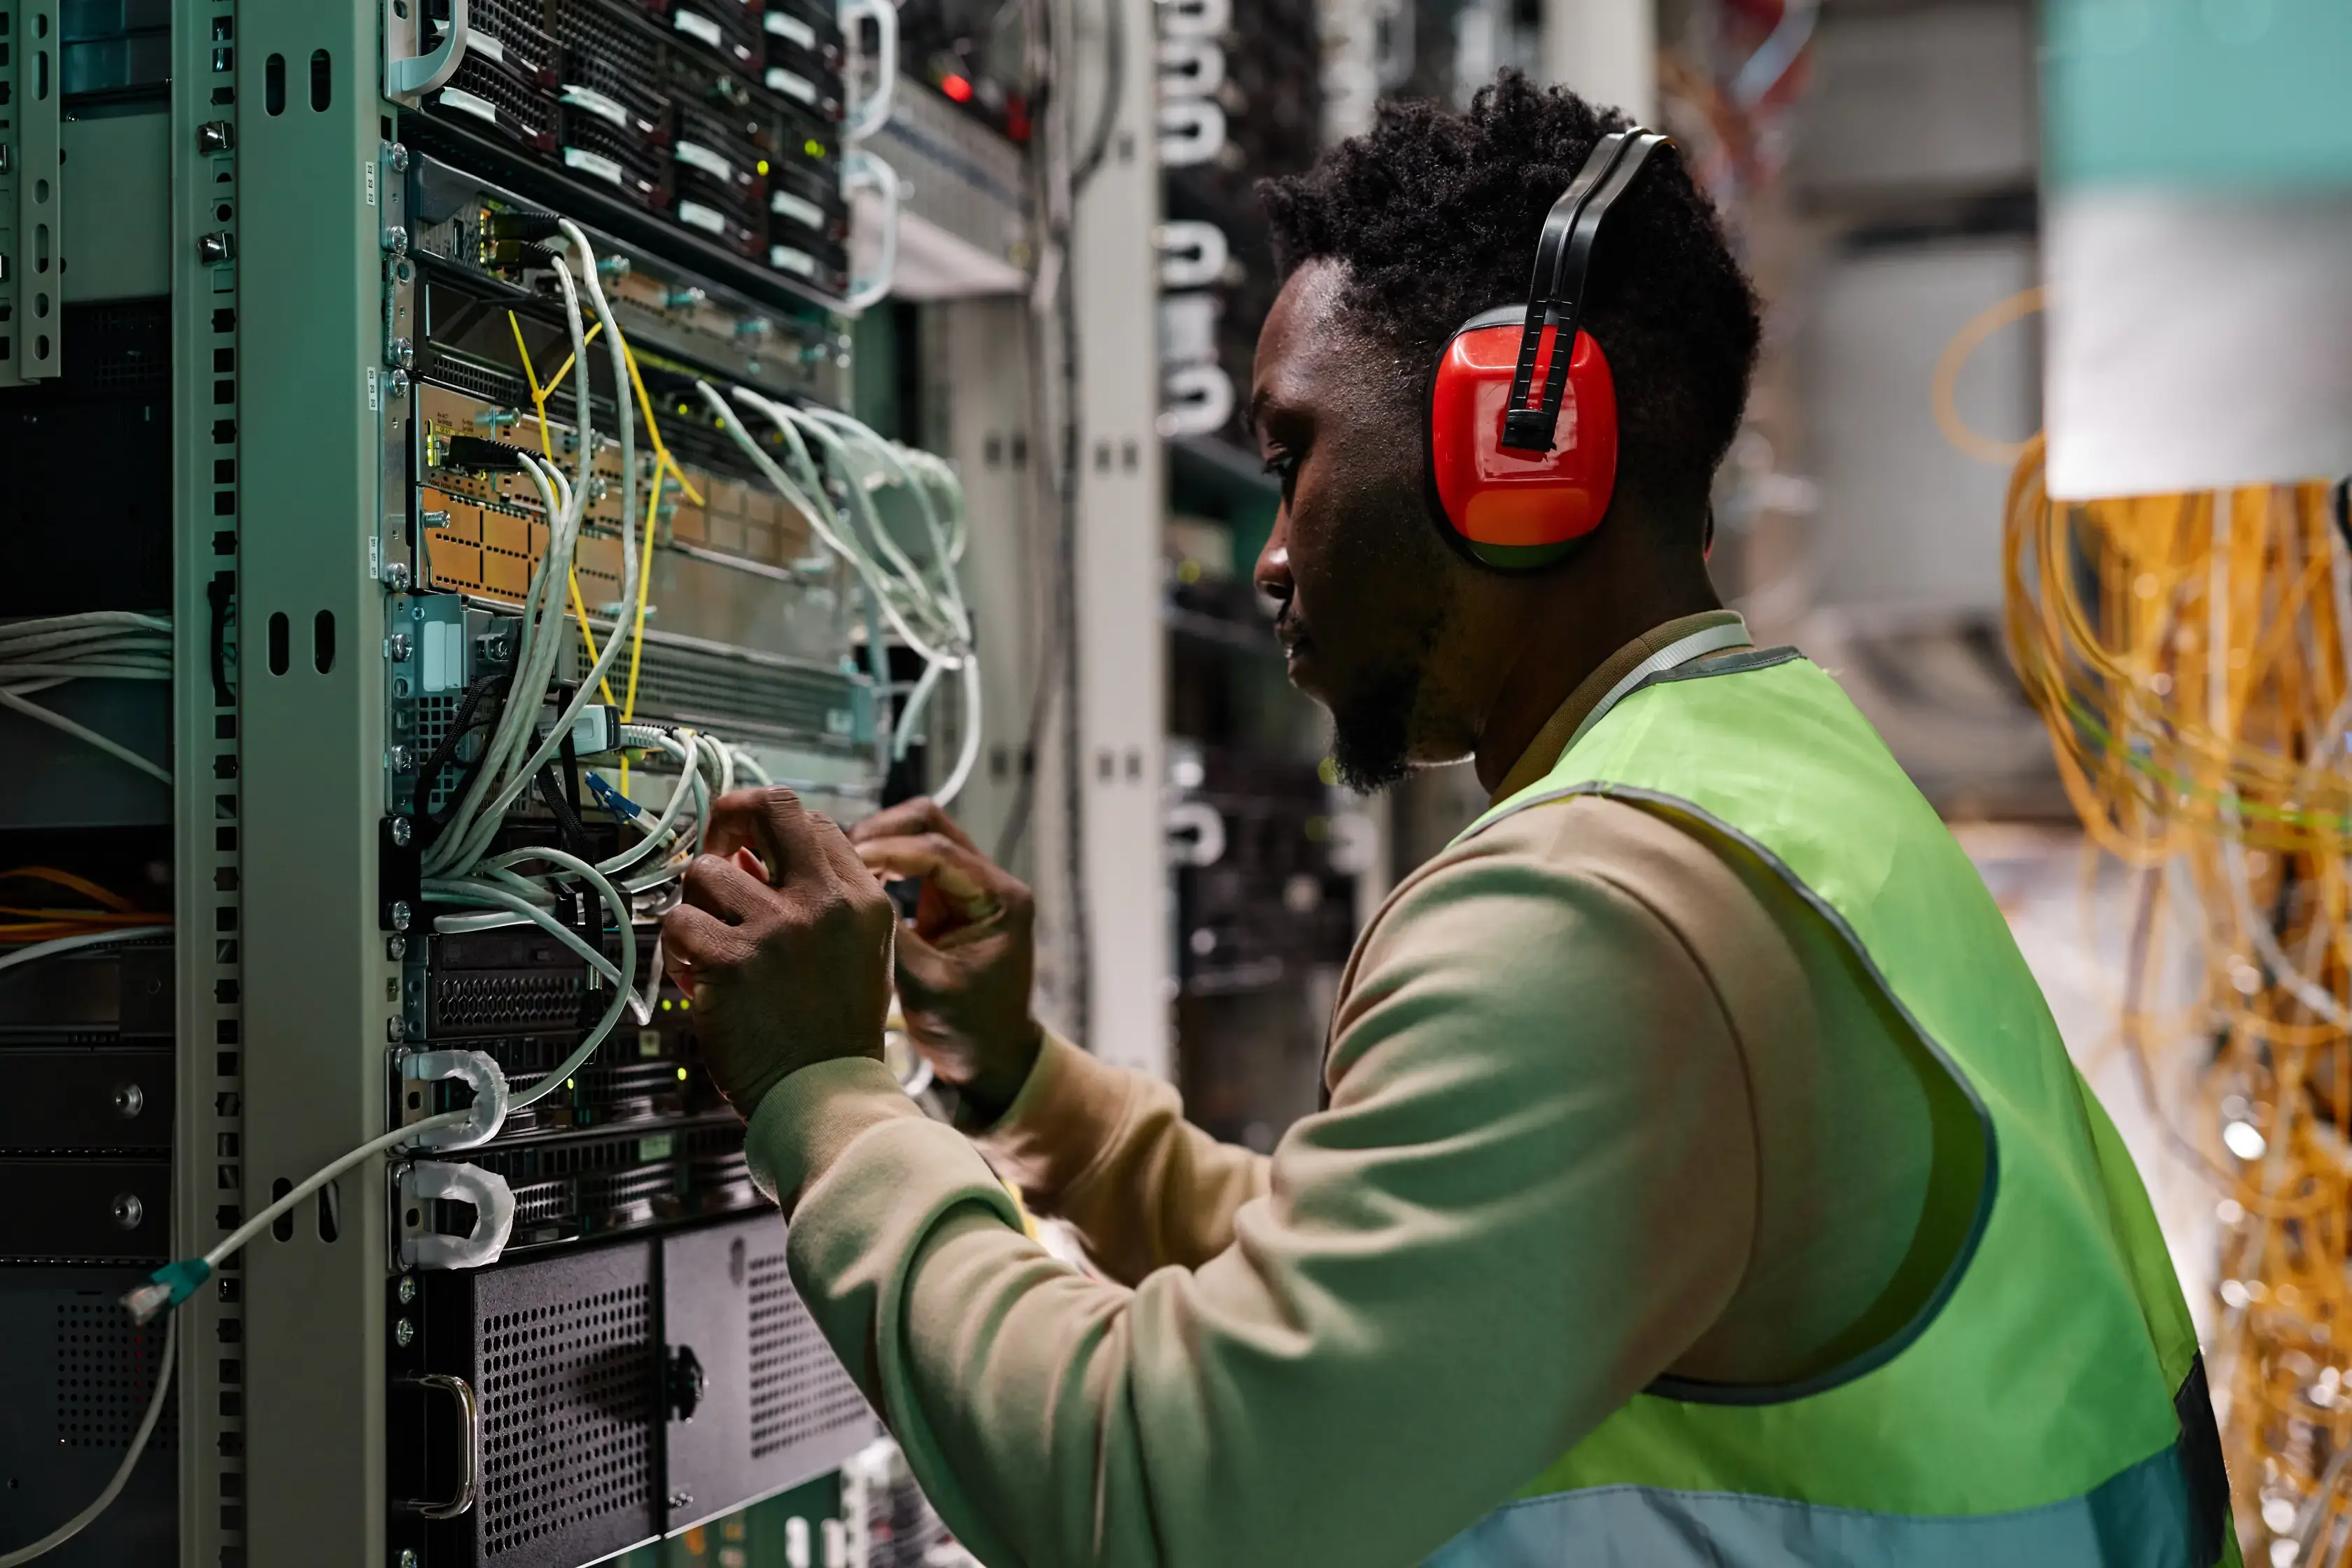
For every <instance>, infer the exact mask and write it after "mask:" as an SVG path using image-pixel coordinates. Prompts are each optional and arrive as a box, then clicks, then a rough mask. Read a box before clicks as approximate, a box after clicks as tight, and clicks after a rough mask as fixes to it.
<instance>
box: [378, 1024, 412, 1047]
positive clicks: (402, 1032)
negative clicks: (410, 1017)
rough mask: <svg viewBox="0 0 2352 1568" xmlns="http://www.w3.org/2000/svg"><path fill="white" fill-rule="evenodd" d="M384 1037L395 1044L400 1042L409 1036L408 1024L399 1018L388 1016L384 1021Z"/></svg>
mask: <svg viewBox="0 0 2352 1568" xmlns="http://www.w3.org/2000/svg"><path fill="white" fill-rule="evenodd" d="M383 1037H384V1038H385V1039H387V1040H390V1041H391V1042H392V1043H393V1044H394V1045H395V1046H396V1045H398V1044H400V1042H401V1041H403V1040H404V1039H406V1038H408V1026H407V1024H405V1023H404V1022H403V1021H402V1020H400V1019H398V1018H386V1019H385V1020H384V1021H383Z"/></svg>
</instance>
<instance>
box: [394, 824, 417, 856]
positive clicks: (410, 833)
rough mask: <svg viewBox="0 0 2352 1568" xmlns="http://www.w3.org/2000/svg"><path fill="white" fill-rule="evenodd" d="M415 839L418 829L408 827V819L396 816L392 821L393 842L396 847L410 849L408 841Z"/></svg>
mask: <svg viewBox="0 0 2352 1568" xmlns="http://www.w3.org/2000/svg"><path fill="white" fill-rule="evenodd" d="M414 837H416V829H415V828H414V827H411V826H409V825H408V818H406V817H404V816H395V817H394V818H393V819H392V841H393V843H394V846H396V847H399V848H402V849H405V848H407V847H408V841H409V840H410V839H412V838H414Z"/></svg>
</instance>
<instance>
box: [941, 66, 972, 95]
mask: <svg viewBox="0 0 2352 1568" xmlns="http://www.w3.org/2000/svg"><path fill="white" fill-rule="evenodd" d="M940 91H941V92H944V93H946V94H947V95H948V96H949V97H950V98H952V99H954V100H956V101H957V102H958V103H970V102H971V83H970V82H968V81H966V80H964V79H963V78H961V77H960V76H958V75H956V74H955V73H954V72H953V71H950V72H949V73H948V74H947V75H945V76H943V77H941V78H940Z"/></svg>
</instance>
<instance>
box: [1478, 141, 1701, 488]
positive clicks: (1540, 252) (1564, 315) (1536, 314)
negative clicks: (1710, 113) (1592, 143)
mask: <svg viewBox="0 0 2352 1568" xmlns="http://www.w3.org/2000/svg"><path fill="white" fill-rule="evenodd" d="M1671 144H1672V139H1671V138H1669V137H1666V136H1662V135H1660V134H1659V133H1658V132H1654V131H1648V130H1644V129H1643V128H1642V127H1640V126H1638V125H1637V126H1635V127H1633V129H1632V130H1630V131H1612V132H1610V133H1609V134H1608V135H1606V136H1604V137H1602V138H1601V142H1600V145H1598V146H1596V147H1594V148H1593V149H1592V155H1591V157H1589V158H1587V159H1586V160H1585V161H1584V167H1583V168H1581V169H1580V170H1578V171H1577V174H1576V178H1575V179H1573V180H1571V181H1570V182H1569V186H1568V189H1567V190H1566V191H1565V192H1563V193H1562V194H1561V195H1560V198H1559V200H1558V201H1556V202H1554V203H1553V204H1552V207H1551V212H1550V214H1549V216H1546V217H1545V219H1544V226H1543V237H1542V238H1541V239H1540V240H1539V241H1538V242H1537V245H1536V271H1535V277H1534V278H1533V279H1531V280H1530V281H1529V283H1528V311H1527V320H1526V321H1525V323H1524V324H1523V325H1522V326H1521V327H1520V329H1519V364H1518V371H1517V374H1515V375H1514V376H1513V377H1512V378H1511V401H1510V403H1509V404H1508V405H1507V407H1506V410H1505V412H1504V415H1503V440H1502V444H1503V445H1504V446H1505V447H1510V448H1512V449H1513V450H1516V451H1521V452H1549V451H1550V450H1551V443H1552V437H1553V435H1554V433H1555V432H1556V431H1557V430H1558V429H1559V409H1560V405H1561V404H1562V403H1563V402H1564V401H1565V400H1566V398H1567V395H1568V361H1569V356H1570V353H1572V352H1573V350H1574V348H1575V345H1576V331H1577V323H1578V321H1579V320H1580V318H1581V317H1582V315H1583V313H1584V280H1585V275H1586V274H1587V273H1588V272H1590V271H1591V267H1592V247H1593V243H1594V241H1595V240H1597V239H1598V238H1599V237H1600V235H1601V219H1602V218H1605V217H1607V216H1609V209H1610V208H1611V207H1612V206H1614V205H1616V203H1617V199H1618V198H1619V197H1621V196H1622V195H1624V194H1625V192H1626V191H1627V190H1628V189H1629V188H1631V186H1632V185H1633V181H1634V178H1635V176H1637V175H1639V174H1641V172H1642V166H1643V164H1644V163H1648V162H1649V161H1650V155H1651V154H1652V153H1655V152H1656V151H1657V150H1658V149H1659V148H1661V147H1664V146H1668V145H1671ZM1546 327H1556V328H1558V329H1559V333H1558V335H1557V336H1556V337H1555V338H1554V339H1553V342H1555V343H1557V344H1558V345H1559V346H1558V348H1557V349H1555V351H1554V352H1553V353H1552V356H1551V368H1550V370H1549V373H1548V374H1546V375H1545V376H1544V388H1543V400H1542V401H1541V402H1540V403H1537V404H1534V405H1530V404H1529V402H1528V395H1529V394H1530V393H1532V392H1533V391H1534V387H1535V374H1536V353H1537V351H1538V348H1540V346H1541V345H1542V342H1543V334H1544V329H1545V328H1546Z"/></svg>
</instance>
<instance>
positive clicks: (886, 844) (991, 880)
mask: <svg viewBox="0 0 2352 1568" xmlns="http://www.w3.org/2000/svg"><path fill="white" fill-rule="evenodd" d="M857 854H858V856H859V858H861V859H863V860H864V861H865V863H866V865H867V866H869V867H871V868H874V869H875V870H877V871H887V872H888V873H890V874H891V875H893V876H898V877H920V878H923V879H925V880H926V881H927V882H931V883H936V884H937V885H938V887H939V889H940V891H942V892H944V893H946V894H947V895H948V896H949V897H950V898H952V899H954V900H956V901H957V902H958V903H963V904H969V903H971V902H972V901H973V900H983V899H988V898H990V897H992V896H993V895H994V892H995V885H996V883H997V882H998V881H999V880H1000V879H1003V880H1010V879H1009V878H1005V876H1004V873H1003V872H1002V871H1001V870H999V869H998V868H996V866H995V865H993V864H992V862H990V861H988V860H987V859H984V858H982V856H981V854H980V852H979V851H978V850H975V849H972V848H971V847H968V846H965V845H961V844H959V843H957V842H956V841H955V840H954V839H952V838H950V837H947V836H945V835H944V834H939V833H924V834H918V835H915V836H913V837H906V838H866V839H860V840H859V841H858V844H857Z"/></svg>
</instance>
